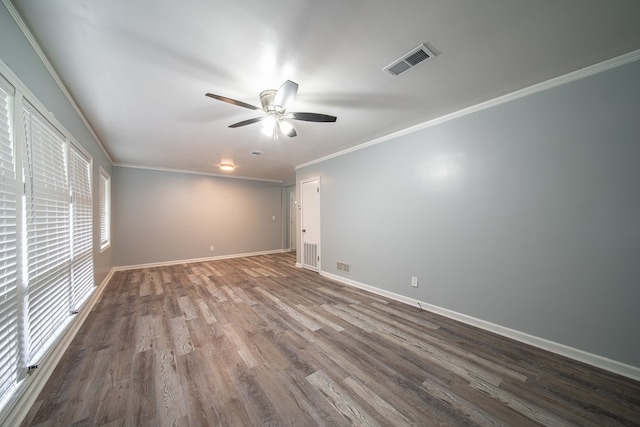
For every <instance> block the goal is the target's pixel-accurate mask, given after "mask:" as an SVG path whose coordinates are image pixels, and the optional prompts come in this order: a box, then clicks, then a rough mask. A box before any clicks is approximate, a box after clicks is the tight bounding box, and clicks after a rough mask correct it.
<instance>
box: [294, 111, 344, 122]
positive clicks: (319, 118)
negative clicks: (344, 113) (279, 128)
mask: <svg viewBox="0 0 640 427" xmlns="http://www.w3.org/2000/svg"><path fill="white" fill-rule="evenodd" d="M287 116H288V117H291V118H292V119H296V120H303V121H305V122H335V121H336V120H338V118H337V117H336V116H330V115H328V114H318V113H289V114H287Z"/></svg>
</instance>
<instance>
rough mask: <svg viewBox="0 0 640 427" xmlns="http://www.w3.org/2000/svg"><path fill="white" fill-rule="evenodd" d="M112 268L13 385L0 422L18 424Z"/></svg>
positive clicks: (8, 424)
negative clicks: (33, 365) (29, 370)
mask: <svg viewBox="0 0 640 427" xmlns="http://www.w3.org/2000/svg"><path fill="white" fill-rule="evenodd" d="M114 272H115V270H113V269H111V271H110V272H109V274H107V276H106V277H105V278H104V280H103V281H102V283H100V285H99V286H98V287H97V289H96V290H95V292H93V294H92V295H91V297H89V299H88V300H87V301H86V302H85V304H84V305H83V306H82V308H81V309H80V311H79V312H78V314H77V315H76V316H75V317H73V318H72V319H71V321H70V323H69V325H68V327H67V329H66V331H65V332H64V333H63V334H62V335H61V336H60V338H58V340H57V341H56V343H55V344H54V345H53V347H52V348H51V349H50V350H49V351H48V352H47V353H46V354H45V355H44V356H43V357H42V358H41V360H40V361H39V363H38V369H36V370H35V371H32V373H30V374H29V375H28V376H27V378H25V379H24V380H23V381H22V382H21V383H20V384H19V385H18V386H17V388H16V391H15V393H13V396H11V398H10V400H9V401H8V402H7V405H6V406H5V407H4V408H3V413H2V417H0V425H3V426H5V425H6V426H19V425H21V424H22V421H23V420H24V418H25V417H26V416H27V414H28V413H29V410H30V409H31V406H32V405H33V403H34V402H35V401H36V399H37V397H38V395H40V392H41V391H42V389H43V388H44V386H45V384H46V383H47V381H48V380H49V378H50V377H51V374H53V371H54V370H55V368H56V367H57V366H58V362H60V359H62V356H63V355H64V353H65V352H66V351H67V349H68V348H69V345H71V342H72V341H73V338H74V337H75V336H76V334H77V333H78V331H79V330H80V327H81V326H82V324H83V323H84V321H85V320H86V319H87V316H88V315H89V313H90V312H91V310H92V309H93V307H94V306H95V305H96V303H97V302H98V300H99V299H100V296H101V295H102V292H103V291H104V289H105V288H106V286H107V283H109V280H111V277H113V274H114Z"/></svg>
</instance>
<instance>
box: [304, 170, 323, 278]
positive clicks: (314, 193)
mask: <svg viewBox="0 0 640 427" xmlns="http://www.w3.org/2000/svg"><path fill="white" fill-rule="evenodd" d="M301 184H302V185H301V187H302V200H301V203H300V204H301V207H302V215H301V217H302V224H301V230H302V266H303V267H304V268H308V269H309V270H313V271H319V270H320V179H319V178H314V179H310V180H307V181H302V182H301Z"/></svg>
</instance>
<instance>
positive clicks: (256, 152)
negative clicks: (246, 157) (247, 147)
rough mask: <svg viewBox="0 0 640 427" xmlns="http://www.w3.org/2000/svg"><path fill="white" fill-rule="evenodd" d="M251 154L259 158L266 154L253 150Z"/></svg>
mask: <svg viewBox="0 0 640 427" xmlns="http://www.w3.org/2000/svg"><path fill="white" fill-rule="evenodd" d="M249 154H251V155H252V156H259V155H261V154H264V152H263V151H260V150H253V151H252V152H250V153H249Z"/></svg>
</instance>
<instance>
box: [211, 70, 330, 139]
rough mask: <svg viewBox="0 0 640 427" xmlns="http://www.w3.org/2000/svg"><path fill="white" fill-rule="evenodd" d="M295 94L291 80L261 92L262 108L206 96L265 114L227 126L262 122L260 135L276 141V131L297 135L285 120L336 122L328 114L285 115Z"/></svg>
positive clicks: (296, 85) (296, 86) (291, 136)
mask: <svg viewBox="0 0 640 427" xmlns="http://www.w3.org/2000/svg"><path fill="white" fill-rule="evenodd" d="M297 93H298V84H297V83H295V82H292V81H291V80H287V81H286V82H284V83H283V84H282V86H280V89H278V90H275V89H267V90H263V91H262V92H260V103H261V104H262V108H259V107H256V106H254V105H251V104H247V103H245V102H242V101H238V100H236V99H232V98H227V97H226V96H221V95H215V94H212V93H207V94H206V96H208V97H210V98H213V99H217V100H218V101H222V102H226V103H228V104H232V105H237V106H238V107H244V108H248V109H250V110H258V111H262V112H263V113H265V116H262V117H255V118H253V119H248V120H243V121H241V122H238V123H234V124H232V125H229V127H230V128H237V127H241V126H246V125H250V124H253V123H258V122H263V126H262V133H264V134H265V135H267V136H273V138H274V139H276V137H277V135H278V131H280V132H282V133H283V134H285V135H287V136H288V137H290V138H293V137H295V136H296V135H298V134H297V132H296V130H295V128H294V127H293V125H292V124H291V123H289V122H288V121H286V120H285V119H287V120H289V119H293V120H301V121H306V122H319V123H333V122H335V121H336V120H337V117H335V116H330V115H328V114H318V113H287V108H288V107H289V105H291V103H292V102H293V100H294V99H295V98H296V95H297Z"/></svg>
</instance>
